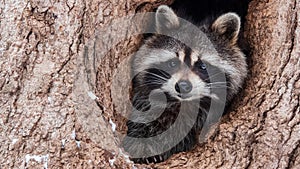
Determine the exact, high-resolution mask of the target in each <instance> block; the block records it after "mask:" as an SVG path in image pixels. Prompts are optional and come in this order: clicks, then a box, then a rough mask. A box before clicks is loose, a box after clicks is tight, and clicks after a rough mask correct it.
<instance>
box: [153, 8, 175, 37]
mask: <svg viewBox="0 0 300 169" xmlns="http://www.w3.org/2000/svg"><path fill="white" fill-rule="evenodd" d="M155 24H156V31H157V33H163V32H167V31H169V30H171V29H176V28H178V27H179V19H178V17H177V15H176V14H175V13H174V11H173V10H172V9H171V8H170V7H168V6H166V5H161V6H159V7H158V8H157V11H156V14H155Z"/></svg>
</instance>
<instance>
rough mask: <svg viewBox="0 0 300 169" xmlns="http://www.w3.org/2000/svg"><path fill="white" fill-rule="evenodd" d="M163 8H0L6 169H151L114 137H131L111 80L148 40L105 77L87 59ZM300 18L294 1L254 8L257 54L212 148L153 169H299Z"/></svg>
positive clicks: (115, 57) (107, 67) (107, 64)
mask: <svg viewBox="0 0 300 169" xmlns="http://www.w3.org/2000/svg"><path fill="white" fill-rule="evenodd" d="M161 3H162V2H161V1H156V0H151V1H144V2H143V3H141V2H140V1H134V0H133V1H120V2H117V1H114V2H110V1H102V0H98V1H96V0H94V1H68V2H56V1H55V2H52V1H33V0H30V1H28V2H18V1H10V2H8V1H1V4H0V14H1V15H0V17H1V22H0V28H1V30H2V31H1V36H0V39H1V41H0V55H1V59H0V70H1V72H0V126H1V127H0V131H1V132H0V142H1V146H0V152H1V153H0V154H1V155H0V156H1V158H0V162H1V168H19V167H21V168H37V167H38V168H42V167H44V168H47V167H49V168H62V167H66V168H92V167H93V166H94V167H96V168H110V167H111V168H112V167H115V168H132V167H133V165H134V166H136V167H142V166H146V165H136V164H132V163H130V162H128V158H127V157H126V155H124V154H123V153H122V152H120V148H119V147H118V140H117V139H116V137H115V136H114V135H116V134H117V132H113V130H112V128H111V127H114V124H117V130H120V131H122V129H123V128H124V126H121V124H122V118H120V117H119V116H117V114H116V111H123V110H118V107H116V106H114V105H113V104H112V95H114V93H111V90H110V87H111V85H112V84H113V82H112V80H113V78H112V77H113V75H114V73H115V70H116V69H117V66H118V65H119V64H120V63H122V61H123V60H124V59H126V57H127V56H128V54H129V53H132V51H134V50H135V49H136V48H137V47H138V44H139V42H140V39H141V38H140V37H139V36H136V37H131V38H128V39H126V40H125V41H123V42H122V44H117V45H116V46H115V47H114V48H113V49H110V50H109V53H108V54H107V56H109V57H105V58H104V59H102V60H100V61H99V62H100V64H99V65H100V66H99V67H95V68H93V67H89V68H90V69H85V68H86V65H92V63H93V61H91V60H88V59H87V58H86V57H84V56H85V54H87V53H86V52H87V51H90V50H88V48H87V47H86V46H88V47H93V46H91V45H87V44H88V43H89V41H88V39H90V38H91V37H92V36H93V34H94V33H95V31H96V30H98V29H100V28H102V27H105V26H106V25H108V24H109V23H110V22H111V21H112V20H113V19H115V18H118V17H120V16H125V15H127V14H130V13H135V12H138V11H150V10H151V9H153V8H154V7H157V6H158V5H159V4H161ZM164 3H167V2H164ZM168 3H169V2H168ZM299 14H300V4H299V2H298V1H296V0H287V1H286V0H285V1H284V0H278V1H258V0H253V1H252V2H251V3H250V6H249V11H248V15H247V24H246V26H245V35H246V37H247V39H248V40H249V43H250V45H251V48H252V50H251V51H252V53H251V57H250V58H249V68H250V72H249V77H248V79H247V81H246V85H245V89H244V90H243V91H242V93H241V95H240V96H241V97H240V98H237V99H236V100H235V102H234V103H233V104H232V106H231V108H230V109H231V111H230V113H229V114H227V115H226V116H224V117H223V118H222V121H221V123H220V125H219V126H218V127H217V129H216V130H215V132H214V133H213V134H212V135H211V136H210V137H209V139H208V141H207V142H206V143H204V144H203V145H199V146H197V147H196V148H195V149H194V150H193V151H191V152H186V153H180V154H176V155H174V156H173V157H172V158H170V159H169V160H167V161H165V162H163V163H160V164H151V165H149V166H148V167H156V168H168V167H169V168H182V167H186V168H299V167H300V148H299V147H300V146H299V145H300V106H299V102H300V99H299V96H300V81H299V77H300V69H299V67H300V57H299V55H300V44H299V39H300V28H299V25H300V24H299V23H300V19H299ZM112 31H113V30H112ZM100 42H101V41H100ZM124 44H125V45H124ZM103 45H105V44H103ZM89 54H91V53H89ZM80 71H82V72H81V75H82V74H83V75H85V76H78V74H79V73H80ZM85 81H87V82H89V83H83V82H85ZM80 82H82V84H80ZM78 85H80V88H78ZM82 89H84V90H82ZM118 92H122V91H118ZM114 96H115V95H114ZM83 102H84V103H86V104H87V105H88V106H86V105H82V104H78V103H83ZM86 121H88V122H89V124H87V123H86ZM90 124H93V125H90Z"/></svg>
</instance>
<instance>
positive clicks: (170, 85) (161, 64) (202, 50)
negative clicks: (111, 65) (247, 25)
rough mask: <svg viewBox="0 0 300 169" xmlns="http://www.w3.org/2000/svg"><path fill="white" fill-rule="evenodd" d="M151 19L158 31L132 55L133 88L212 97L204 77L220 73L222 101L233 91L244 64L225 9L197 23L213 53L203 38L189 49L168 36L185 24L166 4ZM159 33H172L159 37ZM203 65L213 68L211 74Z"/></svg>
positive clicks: (232, 18)
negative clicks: (223, 89) (224, 94)
mask: <svg viewBox="0 0 300 169" xmlns="http://www.w3.org/2000/svg"><path fill="white" fill-rule="evenodd" d="M155 19H156V31H157V33H158V34H156V35H154V36H153V37H151V38H150V39H148V40H147V41H146V42H145V44H144V45H143V46H142V47H141V48H140V49H139V51H138V52H137V53H136V55H135V57H134V58H133V65H132V66H133V67H132V69H133V73H134V76H136V77H135V80H134V83H135V84H134V85H133V88H134V90H144V91H147V90H156V89H159V90H162V91H163V92H165V93H167V94H168V95H169V96H171V97H172V98H175V99H177V100H180V101H185V100H194V99H201V98H203V97H210V98H216V97H217V96H216V95H215V94H214V93H212V92H211V89H212V85H213V83H211V82H210V76H215V75H217V74H219V73H224V74H225V76H226V80H227V81H226V82H217V83H218V84H219V85H220V84H221V85H222V84H223V86H224V87H226V88H227V95H228V96H227V99H230V98H231V97H232V95H233V94H235V93H237V91H238V89H239V88H240V86H241V85H242V82H243V79H244V78H245V76H246V74H247V65H246V62H245V56H244V54H243V53H242V52H241V50H240V49H239V47H238V45H237V38H238V34H239V29H240V18H239V17H238V16H237V15H236V14H234V13H227V14H224V15H222V16H220V17H218V18H217V19H216V20H215V21H213V22H212V23H209V24H207V23H203V24H200V25H198V27H199V29H200V30H202V31H203V32H204V33H205V35H206V36H207V37H208V39H209V40H210V42H211V43H212V44H213V47H214V48H215V49H216V50H214V51H211V50H209V49H208V48H207V46H208V44H206V43H205V42H203V43H202V44H196V45H198V46H199V47H198V48H196V49H192V48H190V47H189V46H187V45H185V44H184V43H182V42H180V41H179V40H177V39H176V38H174V37H176V34H178V32H179V33H180V32H183V31H185V29H186V26H185V25H181V23H180V19H179V18H178V17H177V15H176V14H175V13H174V12H173V10H172V9H171V8H169V7H168V6H165V5H162V6H160V7H159V8H158V9H157V12H156V18H155ZM165 32H168V33H169V34H171V35H174V36H172V37H170V36H166V35H162V34H165ZM172 32H176V33H174V34H172ZM195 36H198V35H190V37H187V38H188V39H189V40H191V41H193V38H194V37H195ZM208 69H210V70H215V71H213V72H214V73H211V71H208ZM208 72H210V75H209V73H208ZM217 83H215V84H217Z"/></svg>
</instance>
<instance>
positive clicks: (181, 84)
mask: <svg viewBox="0 0 300 169" xmlns="http://www.w3.org/2000/svg"><path fill="white" fill-rule="evenodd" d="M192 89H193V85H192V83H191V82H190V81H187V80H180V81H178V82H177V83H176V84H175V90H176V91H177V92H178V93H189V92H190V91H192Z"/></svg>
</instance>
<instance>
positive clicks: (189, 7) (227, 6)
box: [95, 0, 250, 142]
mask: <svg viewBox="0 0 300 169" xmlns="http://www.w3.org/2000/svg"><path fill="white" fill-rule="evenodd" d="M249 2H250V0H244V1H241V0H228V1H224V0H207V1H204V2H203V1H197V0H175V1H174V3H173V4H171V5H170V6H171V7H172V8H173V9H174V10H175V11H177V14H178V16H180V17H182V18H184V19H188V20H192V21H193V22H201V21H202V20H203V18H205V17H207V16H208V17H215V16H218V15H220V14H222V13H226V12H235V13H237V14H238V15H239V16H240V17H241V21H242V27H241V30H242V31H241V33H243V30H244V28H243V27H244V25H245V21H246V19H245V17H246V15H247V9H248V4H249ZM149 36H151V35H149V34H148V35H146V36H144V37H143V36H135V37H130V38H129V39H126V40H124V41H122V42H120V43H118V44H117V45H116V46H115V47H114V48H112V49H111V50H110V52H109V53H108V54H107V55H109V56H107V57H104V58H102V59H101V60H100V61H99V67H98V68H97V73H96V85H95V87H96V95H97V97H98V100H97V103H98V105H99V106H100V107H101V109H102V111H103V116H104V118H105V120H106V121H107V124H111V125H112V126H113V125H116V131H115V132H114V133H115V135H116V139H122V138H123V137H124V135H126V131H127V127H126V122H127V119H126V118H125V117H124V116H123V115H124V114H126V115H128V114H130V108H131V107H130V106H126V105H128V104H130V103H128V102H127V101H128V100H129V101H130V99H131V96H130V94H131V93H132V92H131V84H130V83H128V81H126V79H130V73H131V70H130V69H131V68H130V64H131V60H130V59H131V58H130V57H132V53H134V52H135V51H137V50H138V48H139V47H140V46H141V44H142V43H143V39H145V38H149ZM241 43H243V42H241ZM241 45H245V44H241ZM243 47H244V46H242V48H243ZM245 49H246V50H245V52H246V53H248V51H247V48H245ZM125 81H126V82H125ZM123 83H126V85H130V86H129V87H128V88H125V89H124V88H122V85H124V84H123ZM112 97H115V98H112ZM114 99H115V100H114ZM124 106H125V107H124ZM120 112H122V113H120ZM120 141H121V140H118V142H120Z"/></svg>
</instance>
